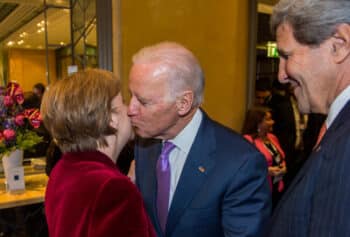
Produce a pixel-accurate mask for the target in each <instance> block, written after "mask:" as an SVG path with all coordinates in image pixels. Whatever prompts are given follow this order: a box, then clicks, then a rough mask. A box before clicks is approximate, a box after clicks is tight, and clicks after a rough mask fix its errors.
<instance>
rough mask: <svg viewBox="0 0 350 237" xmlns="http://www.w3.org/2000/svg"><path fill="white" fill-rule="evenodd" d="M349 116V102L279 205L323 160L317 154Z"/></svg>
mask: <svg viewBox="0 0 350 237" xmlns="http://www.w3.org/2000/svg"><path fill="white" fill-rule="evenodd" d="M349 116H350V102H348V103H347V104H346V105H345V106H344V108H343V109H342V110H341V111H340V113H339V114H338V116H337V117H336V119H335V120H334V121H333V123H332V125H331V127H330V128H329V129H327V131H326V133H325V135H324V137H323V139H322V141H321V143H320V145H319V146H318V147H317V148H316V150H315V151H313V152H312V153H311V155H310V157H309V158H308V159H307V161H306V162H305V164H304V166H303V167H302V169H301V170H300V171H299V173H298V174H297V176H296V177H295V178H294V180H293V182H292V184H291V185H290V187H289V188H288V189H287V191H286V192H285V193H284V194H283V197H282V199H281V201H280V203H283V202H284V201H285V199H288V197H290V195H289V194H290V193H291V192H293V189H294V188H295V187H296V186H297V184H298V183H299V182H300V181H301V180H302V179H303V177H304V176H305V175H306V174H308V173H309V171H310V166H314V165H315V163H316V162H319V161H320V159H323V157H322V156H320V155H319V153H320V152H321V150H322V147H323V146H324V145H325V144H327V143H328V140H329V139H333V134H336V132H337V130H338V129H340V128H341V126H342V124H343V123H344V122H345V121H346V120H347V119H348V118H349ZM280 206H282V205H278V206H277V208H276V210H275V212H276V213H277V212H278V210H279V208H280Z"/></svg>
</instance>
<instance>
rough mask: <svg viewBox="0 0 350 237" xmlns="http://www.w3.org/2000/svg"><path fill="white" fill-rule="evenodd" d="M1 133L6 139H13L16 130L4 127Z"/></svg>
mask: <svg viewBox="0 0 350 237" xmlns="http://www.w3.org/2000/svg"><path fill="white" fill-rule="evenodd" d="M3 135H4V137H5V139H6V140H7V141H8V140H13V139H15V138H16V132H15V130H13V129H11V128H8V129H5V130H4V132H3Z"/></svg>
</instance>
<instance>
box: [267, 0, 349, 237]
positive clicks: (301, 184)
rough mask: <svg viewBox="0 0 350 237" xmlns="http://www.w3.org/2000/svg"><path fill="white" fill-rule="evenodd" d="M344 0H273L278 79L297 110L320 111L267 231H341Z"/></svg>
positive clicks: (301, 235)
mask: <svg viewBox="0 0 350 237" xmlns="http://www.w3.org/2000/svg"><path fill="white" fill-rule="evenodd" d="M349 24H350V1H349V0H346V1H345V0H337V1H335V0H281V1H280V2H279V3H278V4H277V5H276V6H275V8H274V11H273V14H272V18H271V28H272V30H273V33H275V35H276V38H277V47H278V50H279V53H280V64H279V73H278V77H279V81H280V82H281V83H290V84H291V86H292V88H293V92H294V95H295V96H296V99H297V101H298V107H299V109H300V111H301V112H303V113H324V114H328V116H327V119H326V124H325V125H326V128H327V131H326V132H325V134H324V136H323V138H320V143H318V144H316V145H315V148H314V151H313V152H312V154H311V156H310V158H309V159H308V160H307V162H306V164H305V165H304V166H303V168H302V170H301V171H300V172H299V174H298V175H297V176H296V178H295V179H294V181H293V183H292V184H291V186H290V187H289V189H288V190H287V192H286V193H285V194H284V196H283V198H282V200H281V201H280V203H279V205H278V206H277V208H276V209H275V212H274V214H273V218H272V223H271V230H270V233H269V235H268V236H270V237H280V236H284V237H306V236H308V237H316V236H317V237H322V236H329V237H333V236H337V237H341V236H349V233H350V179H349V170H350V103H349V99H350V25H349Z"/></svg>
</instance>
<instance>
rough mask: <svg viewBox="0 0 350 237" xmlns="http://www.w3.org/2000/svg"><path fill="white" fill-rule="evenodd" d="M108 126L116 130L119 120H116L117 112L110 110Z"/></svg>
mask: <svg viewBox="0 0 350 237" xmlns="http://www.w3.org/2000/svg"><path fill="white" fill-rule="evenodd" d="M109 126H111V127H112V128H114V129H116V130H118V126H119V120H118V114H117V113H116V112H112V115H111V120H110V121H109Z"/></svg>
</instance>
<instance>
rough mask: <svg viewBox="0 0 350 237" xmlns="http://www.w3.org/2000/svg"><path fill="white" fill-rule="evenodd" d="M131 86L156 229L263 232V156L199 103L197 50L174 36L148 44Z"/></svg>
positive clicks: (230, 236)
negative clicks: (192, 51)
mask: <svg viewBox="0 0 350 237" xmlns="http://www.w3.org/2000/svg"><path fill="white" fill-rule="evenodd" d="M129 89H130V92H131V96H132V97H131V100H130V104H129V108H128V115H129V117H130V118H131V121H132V124H133V126H134V129H135V131H136V133H137V134H138V135H139V136H140V139H138V141H137V142H136V148H135V161H136V184H137V186H138V187H139V189H140V191H141V193H142V196H143V198H144V201H145V204H146V209H147V211H148V214H149V215H150V217H151V220H152V222H153V225H154V226H155V228H156V231H157V234H158V236H159V237H161V236H167V237H194V236H201V237H213V236H215V237H224V236H225V237H234V236H237V237H238V236H239V237H244V236H261V235H262V233H263V231H264V227H266V220H267V219H268V217H269V215H270V208H271V201H270V190H269V187H268V184H267V178H266V177H267V166H266V161H265V160H264V158H263V156H262V155H261V154H260V153H259V152H258V151H257V150H256V149H255V148H254V147H253V146H252V145H251V144H249V143H248V142H246V141H245V140H244V139H243V138H242V137H241V136H240V135H238V134H237V133H235V132H233V131H232V130H230V129H228V128H226V127H224V126H222V125H220V124H218V123H217V122H215V121H213V120H211V119H210V118H209V117H208V116H207V115H206V114H205V112H204V111H202V110H201V109H199V106H200V105H201V103H202V96H203V90H204V76H203V72H202V69H201V67H200V65H199V63H198V62H197V59H196V58H195V56H194V55H193V54H192V53H191V52H190V51H189V50H187V49H186V48H184V47H183V46H181V45H179V44H177V43H170V42H163V43H160V44H157V45H154V46H151V47H146V48H144V49H142V50H141V51H140V52H138V53H137V54H136V55H135V56H134V57H133V65H132V68H131V71H130V78H129ZM170 142H171V144H173V145H169V144H170ZM162 144H164V145H162ZM162 146H163V148H162ZM165 147H167V148H165ZM168 147H171V148H169V149H168ZM161 150H162V152H161ZM164 150H167V151H168V152H167V153H166V155H165V152H164V153H163V151H164ZM169 150H171V151H170V153H169ZM160 154H161V157H160V158H158V157H159V156H160ZM165 157H166V158H165ZM169 166H170V167H169ZM168 171H170V174H169V173H168ZM160 175H163V176H162V177H163V178H160ZM168 175H169V176H170V180H169V181H166V180H168V177H169V176H168ZM164 177H167V178H164ZM165 181H166V182H165ZM165 183H166V184H167V185H168V186H169V187H168V186H167V185H165ZM164 202H165V203H166V204H165V208H164V205H162V203H164ZM164 209H165V210H164Z"/></svg>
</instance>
